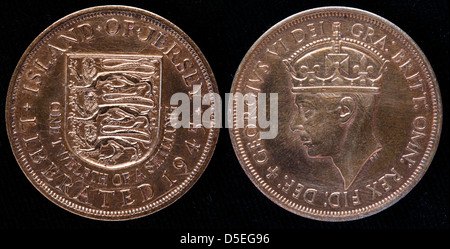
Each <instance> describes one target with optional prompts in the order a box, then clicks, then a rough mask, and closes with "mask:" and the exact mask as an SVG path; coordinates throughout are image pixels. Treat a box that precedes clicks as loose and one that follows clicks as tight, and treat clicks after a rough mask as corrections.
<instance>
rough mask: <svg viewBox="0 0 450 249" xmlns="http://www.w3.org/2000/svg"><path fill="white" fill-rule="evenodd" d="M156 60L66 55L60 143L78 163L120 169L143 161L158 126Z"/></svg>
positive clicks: (158, 69) (158, 71)
mask: <svg viewBox="0 0 450 249" xmlns="http://www.w3.org/2000/svg"><path fill="white" fill-rule="evenodd" d="M160 93H161V58H160V57H157V56H142V55H139V56H134V55H117V54H115V55H108V54H68V55H67V60H66V90H65V95H66V103H68V104H67V105H66V109H65V115H66V117H65V118H66V122H65V125H66V129H65V130H66V131H67V132H66V134H65V136H66V141H67V144H68V145H69V147H70V150H72V151H73V152H74V153H75V154H76V155H78V156H79V157H80V158H81V159H82V160H84V161H86V162H88V163H91V164H94V165H96V166H99V167H105V168H122V167H128V166H131V165H134V164H135V163H138V162H141V161H143V160H145V159H146V158H148V157H149V156H150V155H151V153H152V151H153V150H154V148H155V146H156V143H157V140H158V137H159V133H160V131H159V127H160V125H159V124H160V120H161V118H160V98H161V94H160Z"/></svg>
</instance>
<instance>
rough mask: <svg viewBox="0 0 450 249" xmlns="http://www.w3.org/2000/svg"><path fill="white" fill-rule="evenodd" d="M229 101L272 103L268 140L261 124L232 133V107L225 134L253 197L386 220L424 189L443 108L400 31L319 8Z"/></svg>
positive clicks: (337, 216) (281, 36) (282, 31)
mask: <svg viewBox="0 0 450 249" xmlns="http://www.w3.org/2000/svg"><path fill="white" fill-rule="evenodd" d="M231 92H232V93H233V94H237V93H241V94H242V96H247V95H251V94H253V95H254V96H257V94H258V93H266V94H269V93H277V96H278V110H276V109H273V110H274V111H278V130H277V135H276V137H275V138H273V139H262V138H261V137H260V135H261V133H262V132H263V131H264V132H266V131H267V129H263V128H261V127H260V125H259V123H260V121H261V117H260V116H257V121H258V122H257V123H258V126H254V125H246V123H244V126H243V127H237V126H236V123H237V120H236V119H237V117H238V114H237V112H238V111H239V110H237V109H236V108H237V106H238V105H237V104H236V103H235V104H234V106H233V107H234V109H233V110H234V111H233V121H234V125H235V126H234V127H233V128H230V135H231V139H232V142H233V147H234V150H235V152H236V154H237V156H238V158H239V161H240V163H241V165H242V167H243V169H244V171H245V172H246V174H247V175H248V177H249V178H250V179H251V181H252V182H253V183H254V184H255V185H256V187H257V188H258V189H259V190H260V191H261V192H262V193H264V194H265V195H266V196H267V197H268V198H270V199H271V200H272V201H273V202H275V203H276V204H278V205H279V206H281V207H283V208H285V209H286V210H288V211H291V212H293V213H295V214H298V215H301V216H304V217H307V218H311V219H316V220H324V221H346V220H354V219H360V218H363V217H367V216H369V215H373V214H375V213H377V212H379V211H381V210H384V209H385V208H387V207H389V206H391V205H392V204H394V203H395V202H397V201H398V200H399V199H400V198H402V197H403V196H405V195H406V194H407V193H408V192H409V191H410V190H411V189H412V188H413V187H414V186H415V185H416V184H417V183H418V182H419V180H420V179H421V177H422V176H423V175H424V174H425V172H426V170H427V169H428V167H429V165H430V163H431V161H432V158H433V156H434V153H435V151H436V148H437V146H438V141H439V137H440V132H441V123H442V107H441V99H440V92H439V87H438V83H437V81H436V77H435V75H434V73H433V70H432V68H431V66H430V64H429V62H428V61H427V59H426V57H425V55H424V54H423V53H422V51H421V50H420V48H419V47H418V46H417V45H416V43H415V42H414V41H412V39H411V38H410V37H409V36H408V35H407V34H405V33H404V32H403V31H402V30H400V29H399V28H398V27H396V26H395V25H394V24H392V23H390V22H389V21H387V20H385V19H384V18H382V17H380V16H377V15H375V14H372V13H369V12H366V11H363V10H359V9H354V8H346V7H324V8H316V9H312V10H307V11H304V12H301V13H298V14H295V15H293V16H290V17H288V18H286V19H284V20H283V21H281V22H279V23H278V24H276V25H274V26H273V27H272V28H270V29H269V30H268V31H267V32H266V33H264V34H263V35H262V36H261V37H260V38H259V39H258V40H257V41H256V43H255V44H254V45H253V46H252V47H251V48H250V50H249V51H248V53H247V54H246V56H245V57H244V59H243V61H242V62H241V65H240V66H239V68H238V70H237V73H236V75H235V78H234V82H233V86H232V89H231ZM243 103H247V102H243ZM241 104H242V103H241ZM247 105H248V104H247ZM264 107H265V108H266V110H267V111H266V112H267V113H266V117H268V116H269V113H270V112H272V111H273V110H270V111H269V109H270V108H269V103H266V106H264ZM245 108H250V107H249V106H245V107H244V111H246V110H247V109H245ZM258 108H261V106H258ZM246 112H247V114H248V115H249V114H250V113H251V112H250V111H246ZM244 117H246V116H244ZM248 120H249V119H248ZM263 121H265V120H263Z"/></svg>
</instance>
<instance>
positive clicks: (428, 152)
mask: <svg viewBox="0 0 450 249" xmlns="http://www.w3.org/2000/svg"><path fill="white" fill-rule="evenodd" d="M333 12H334V13H341V14H342V15H343V14H344V13H347V14H354V15H360V16H361V17H367V18H368V19H370V20H372V21H373V22H374V23H377V27H380V28H381V29H383V30H385V31H386V32H387V33H389V34H391V35H394V36H396V35H397V36H398V37H397V38H398V39H399V40H401V42H402V45H403V47H408V46H410V47H411V49H410V50H409V52H412V53H413V54H414V53H415V56H414V57H417V58H419V61H418V62H419V63H418V64H419V65H420V67H421V69H422V72H424V73H425V74H428V78H427V84H428V87H429V89H431V90H433V89H434V93H435V95H434V96H432V97H431V99H432V102H433V103H432V107H433V112H432V114H433V120H432V121H433V122H432V124H433V126H432V128H431V132H430V138H429V140H428V141H427V146H426V149H425V151H424V153H423V157H422V158H421V160H420V163H419V164H418V165H417V167H416V169H415V170H414V172H413V173H411V174H410V176H409V177H408V180H406V181H405V183H403V184H402V185H401V186H400V187H398V188H397V190H396V191H394V192H393V193H392V194H390V195H388V196H387V197H385V198H383V199H381V200H380V201H378V202H376V203H374V204H371V205H367V206H365V207H364V208H358V209H352V210H349V211H322V210H316V209H314V208H308V207H306V206H302V205H299V204H297V206H300V208H301V209H303V210H300V209H299V208H294V207H292V201H291V206H289V205H288V204H286V203H285V201H286V200H287V198H283V196H282V195H281V194H278V193H277V191H275V190H274V191H268V190H267V186H269V184H267V183H264V182H263V180H261V179H263V177H261V176H259V175H257V173H256V171H254V170H253V171H252V170H251V168H252V167H253V166H252V165H251V163H250V160H248V159H246V158H248V156H247V155H246V153H245V150H244V149H242V150H241V149H239V147H242V141H241V138H240V134H239V130H238V129H234V128H233V127H231V128H229V134H230V139H231V141H232V145H233V149H234V151H235V154H236V155H237V158H238V160H239V163H240V165H241V167H242V169H243V170H244V172H245V173H246V175H247V176H248V177H249V178H250V180H251V181H252V183H253V184H254V185H255V186H256V187H257V188H258V189H259V190H260V192H262V193H263V194H264V195H265V196H266V197H267V198H269V199H270V200H271V201H272V202H274V203H275V204H277V205H278V206H280V207H282V208H284V209H285V210H287V211H290V212H292V213H294V214H297V215H300V216H303V217H306V218H310V219H314V220H320V221H330V222H340V221H351V220H357V219H362V218H365V217H368V216H371V215H374V214H376V213H379V212H380V211H382V210H385V209H387V208H388V207H390V206H392V205H393V204H395V203H396V202H398V201H399V200H400V199H402V198H403V197H404V196H406V195H407V194H408V193H409V192H410V191H411V190H412V189H413V188H414V187H415V186H416V185H417V183H418V182H419V181H420V179H422V177H423V175H424V174H425V172H426V171H427V170H428V168H429V166H430V164H431V161H432V160H433V157H434V155H435V153H436V150H437V148H438V145H439V140H440V135H441V130H442V102H441V94H440V89H439V84H438V82H437V79H436V76H435V74H434V71H433V69H432V67H431V65H430V62H429V61H428V59H427V58H426V56H425V54H424V53H423V52H422V50H421V49H420V48H419V46H418V45H417V44H416V43H415V41H414V40H413V39H412V38H411V37H410V36H409V35H408V34H406V33H405V32H404V31H403V30H401V29H400V28H399V27H398V26H397V25H395V24H393V23H392V22H390V21H388V20H387V19H385V18H383V17H381V16H379V15H376V14H374V13H371V12H369V11H366V10H362V9H358V8H353V7H344V6H326V7H318V8H313V9H309V10H305V11H302V12H299V13H296V14H293V15H291V16H289V17H287V18H285V19H283V20H281V21H280V22H278V23H276V24H275V25H273V26H272V27H271V28H270V29H268V30H267V31H266V32H264V33H263V34H262V35H261V36H260V37H259V38H258V39H257V40H256V42H255V43H254V44H253V45H252V46H251V47H250V49H249V50H248V51H247V53H246V54H245V56H244V58H243V59H242V61H241V63H240V65H239V67H238V69H237V71H236V73H235V76H234V79H233V84H232V86H231V90H230V93H235V92H236V89H237V88H238V87H240V86H239V85H238V84H242V83H240V82H241V81H242V77H243V75H244V74H245V71H246V70H247V68H246V65H247V67H249V66H248V65H251V64H252V63H247V62H250V61H251V59H252V57H255V56H256V55H257V54H259V53H260V52H261V49H260V50H259V51H258V50H257V48H258V47H260V46H261V47H265V46H266V44H264V42H265V41H266V43H267V42H268V41H269V40H271V39H273V38H275V37H276V35H275V33H276V32H277V31H279V30H281V29H283V27H285V26H287V25H289V24H290V23H292V22H294V21H295V20H298V21H299V22H301V19H302V17H303V18H307V17H308V16H312V15H314V14H316V15H318V14H319V13H323V14H327V13H329V14H330V13H333ZM314 18H316V17H311V19H314ZM353 18H354V19H356V17H353ZM382 25H384V27H381V26H382ZM272 34H273V37H272V38H270V36H271V35H272ZM416 60H417V59H416ZM422 67H425V69H423V68H422ZM430 85H431V87H430ZM430 93H432V91H430ZM234 120H235V112H234V106H233V124H234ZM269 188H270V186H269ZM272 190H273V189H272ZM277 195H278V197H276V196H277ZM282 199H284V200H282ZM323 213H324V214H323Z"/></svg>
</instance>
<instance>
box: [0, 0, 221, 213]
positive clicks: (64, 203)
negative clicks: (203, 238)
mask: <svg viewBox="0 0 450 249" xmlns="http://www.w3.org/2000/svg"><path fill="white" fill-rule="evenodd" d="M102 11H103V12H108V11H109V12H114V11H117V12H120V11H123V12H129V14H131V15H134V14H138V15H141V16H142V17H140V18H145V17H148V18H150V19H152V20H155V21H157V22H159V24H160V25H158V26H160V27H161V28H162V29H163V30H166V31H168V32H169V33H171V35H173V36H174V37H175V38H176V39H178V40H179V41H181V42H182V43H183V45H184V46H185V47H186V49H187V50H188V52H189V53H190V54H191V56H192V57H193V58H194V59H195V60H196V63H197V64H198V65H199V66H200V69H201V73H202V76H204V79H205V82H206V85H207V86H208V91H210V92H214V93H218V86H217V82H216V80H215V77H214V74H213V72H212V69H211V67H210V65H209V63H208V61H207V60H206V58H205V56H204V55H203V53H202V52H201V51H200V49H199V47H198V46H197V45H196V44H195V42H194V41H193V40H192V39H191V38H190V37H189V36H188V35H187V34H186V33H184V31H182V30H181V29H180V28H179V27H178V26H176V25H175V24H173V23H172V22H170V21H169V20H167V19H165V18H163V17H161V16H159V15H157V14H155V13H153V12H150V11H147V10H144V9H141V8H137V7H131V6H126V5H103V6H95V7H89V8H85V9H82V10H79V11H76V12H73V13H71V14H69V15H67V16H65V17H63V18H60V19H59V20H57V21H56V22H54V23H53V24H51V25H50V26H49V27H47V28H46V29H45V30H44V31H42V32H41V33H40V34H39V35H38V36H37V37H36V38H35V39H34V40H33V42H32V43H31V44H30V45H29V46H28V47H27V49H26V50H25V52H24V53H23V55H22V56H21V58H20V60H19V62H18V63H17V65H16V68H15V70H14V72H13V75H12V77H11V80H10V83H9V86H8V93H7V98H6V105H5V107H6V108H5V117H6V118H5V121H6V127H7V134H8V139H9V141H10V146H11V148H12V151H13V154H14V157H15V159H16V161H17V163H18V164H19V166H20V168H21V170H22V172H23V173H24V174H25V176H26V177H27V179H28V180H29V181H30V182H31V183H32V185H33V186H34V187H35V188H36V189H37V190H38V191H39V192H40V193H41V194H42V195H44V196H45V197H46V198H47V199H49V200H50V201H51V202H53V203H55V204H56V205H57V206H59V207H61V208H63V209H65V210H67V211H70V212H72V213H74V214H77V215H79V216H82V217H86V218H90V219H94V220H105V221H119V220H131V219H136V218H140V217H143V216H147V215H149V214H152V213H155V212H157V211H160V210H162V209H163V208H166V207H167V206H169V205H171V204H172V203H174V202H175V201H177V200H178V199H179V198H180V197H182V196H183V195H184V194H185V193H186V192H187V191H189V190H190V189H191V188H192V186H193V185H194V184H195V183H196V182H197V180H198V179H199V178H200V176H201V175H202V174H203V172H204V171H205V170H206V168H207V166H208V164H209V163H210V161H211V158H212V155H213V154H214V150H215V147H216V144H217V141H218V137H219V128H211V129H210V132H209V134H208V138H207V141H206V143H205V147H204V150H203V151H202V155H201V156H200V159H199V161H198V162H197V164H196V165H195V167H194V169H193V170H192V171H191V174H190V175H189V177H188V178H187V179H186V180H184V181H183V183H182V184H181V185H180V186H178V187H176V188H175V189H172V190H170V191H169V192H168V193H166V194H164V195H163V196H161V197H160V198H159V199H158V200H157V201H152V202H150V203H147V204H146V205H143V206H141V207H137V208H131V209H127V210H120V211H111V212H109V211H103V210H100V209H95V208H85V207H84V206H81V205H78V204H74V205H69V204H73V203H72V201H69V200H66V197H64V196H61V195H59V194H56V193H55V192H53V191H52V190H51V189H50V188H49V187H48V186H46V184H45V183H44V182H43V181H41V182H40V183H39V182H37V181H36V179H37V178H36V174H35V173H34V172H33V170H32V169H31V167H30V163H29V162H28V161H27V160H26V158H25V157H24V156H22V155H20V152H19V151H18V149H17V148H16V146H14V144H19V142H18V141H16V140H17V139H15V138H14V134H13V130H14V129H15V128H13V127H15V124H12V120H14V119H15V118H12V116H13V115H15V110H12V108H17V107H16V106H15V101H14V100H15V98H17V91H16V89H15V88H16V81H17V77H18V75H19V73H20V72H21V69H22V67H23V64H24V62H25V60H26V59H27V58H28V57H29V55H30V52H32V51H33V50H34V49H37V46H39V45H40V43H41V42H44V41H43V38H46V37H47V35H53V34H52V32H55V33H56V32H57V31H58V30H57V29H58V27H63V26H64V24H65V23H66V22H68V21H69V22H70V21H75V20H76V18H81V17H82V16H85V15H86V14H89V13H92V14H94V13H98V14H100V13H101V12H102ZM140 18H139V19H140ZM178 36H179V37H178ZM22 157H23V158H22ZM21 161H23V162H21ZM30 174H31V175H30ZM33 175H34V176H33ZM189 178H191V179H190V180H189ZM167 196H169V197H167ZM164 199H165V200H164ZM154 202H160V204H158V205H156V206H154V205H153V206H154V207H150V206H152V205H151V204H153V203H154ZM145 208H147V209H145Z"/></svg>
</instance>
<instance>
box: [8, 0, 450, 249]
mask: <svg viewBox="0 0 450 249" xmlns="http://www.w3.org/2000/svg"><path fill="white" fill-rule="evenodd" d="M106 4H120V5H128V6H133V7H138V8H142V9H145V10H148V11H150V12H153V13H156V14H158V15H160V16H162V17H164V18H166V19H167V20H169V21H170V22H172V23H174V24H175V25H177V26H178V27H179V28H181V29H182V30H183V31H184V32H185V33H186V34H187V35H188V36H190V37H191V38H192V40H193V41H194V42H195V43H196V44H197V46H198V47H199V48H200V49H201V51H202V52H203V54H204V55H205V57H206V59H207V60H208V62H209V64H210V66H211V68H212V70H213V72H214V75H215V78H216V80H217V84H218V87H219V91H220V94H221V96H222V97H223V96H224V94H225V93H226V92H229V91H230V88H231V83H232V81H233V77H234V74H235V72H236V70H237V68H238V66H239V64H240V62H241V60H242V58H243V57H244V55H245V54H246V52H247V51H248V49H249V48H250V47H251V45H252V44H253V43H254V42H255V41H256V40H257V39H258V38H259V37H260V36H261V35H262V34H263V33H264V32H265V31H266V30H267V29H269V28H270V27H272V26H273V25H275V24H276V23H278V22H279V21H281V20H283V19H284V18H286V17H288V16H290V15H293V14H295V13H298V12H301V11H303V10H306V9H310V8H315V7H322V6H347V7H356V8H360V9H363V10H367V11H370V12H372V13H375V14H377V15H380V16H382V17H384V18H386V19H387V20H389V21H391V22H392V23H394V24H396V25H397V26H398V27H400V28H401V29H402V30H404V31H405V32H406V33H407V34H408V35H409V36H410V37H411V38H412V39H413V40H414V41H415V42H416V43H417V44H418V45H419V47H420V48H421V49H422V51H423V52H424V53H425V55H426V56H427V58H428V60H429V61H430V63H431V65H432V67H433V69H434V71H435V74H436V76H437V80H438V82H439V85H440V89H441V95H442V100H443V110H444V122H443V130H442V135H441V140H440V145H439V148H438V150H437V152H436V155H435V157H434V160H433V162H432V164H431V166H430V168H429V169H428V171H427V173H426V174H425V175H424V177H423V178H422V180H421V181H420V182H419V184H418V185H417V186H416V187H415V188H414V189H413V190H412V191H411V192H410V193H409V194H408V195H406V196H405V197H404V198H402V199H401V200H400V201H399V202H398V203H396V204H394V205H393V206H391V207H390V208H388V209H386V210H384V211H382V212H380V213H378V214H375V215H373V216H370V217H367V218H364V219H361V220H356V221H349V222H320V221H315V220H310V219H307V218H303V217H300V216H297V215H295V214H292V213H290V212H288V211H286V210H284V209H282V208H280V207H279V206H278V205H276V204H274V203H272V202H271V201H270V200H269V199H268V198H266V197H265V196H264V195H263V194H262V193H261V192H260V191H259V190H258V189H257V188H256V187H255V186H254V185H253V184H252V183H251V182H250V180H249V179H248V177H247V176H246V175H245V173H244V171H243V170H242V168H241V166H240V164H239V162H238V160H237V158H236V156H235V153H234V151H233V148H232V145H231V141H230V137H229V133H228V130H226V129H221V132H220V136H219V141H218V144H217V146H216V149H215V153H214V155H213V157H212V159H211V162H210V163H209V166H208V167H207V168H206V170H205V172H204V173H203V175H202V176H201V178H200V179H199V180H198V182H197V183H196V184H195V185H194V186H193V187H192V188H191V189H190V190H189V191H188V192H187V193H186V194H185V195H184V196H183V197H181V198H180V199H179V200H177V201H176V202H175V203H173V204H171V205H170V206H169V207H167V208H165V209H163V210H161V211H159V212H157V213H154V214H152V215H149V216H146V217H142V218H139V219H136V220H130V221H119V222H105V221H97V220H91V219H88V218H83V217H80V216H77V215H74V214H72V213H70V212H68V211H65V210H64V209H62V208H60V207H58V206H57V205H55V204H53V203H52V202H50V201H49V200H47V199H46V198H45V197H44V196H42V195H41V194H40V193H39V192H38V191H37V190H36V189H35V188H34V187H33V186H32V185H31V183H30V182H29V181H28V180H27V178H26V177H25V175H24V174H23V173H22V171H21V169H20V167H19V166H18V164H17V162H16V161H15V158H14V156H13V154H12V151H11V148H10V145H9V142H8V138H7V133H6V127H5V121H4V111H1V110H5V109H4V108H5V100H6V94H7V89H8V85H9V82H10V79H11V76H12V74H13V71H14V68H15V67H16V65H17V62H18V61H19V59H20V57H21V56H22V54H23V52H24V51H25V50H26V48H27V47H28V45H29V44H31V42H32V41H33V40H34V39H35V38H36V37H37V36H38V35H39V33H40V32H42V31H43V30H44V29H45V28H47V27H48V26H49V25H51V24H52V23H54V22H56V21H57V20H59V19H60V18H62V17H64V16H66V15H68V14H71V13H73V12H75V11H78V10H81V9H84V8H87V7H93V6H98V5H106ZM0 30H1V37H0V50H1V52H0V70H1V71H0V93H1V96H0V100H1V101H0V104H1V107H0V111H1V113H2V115H1V120H0V124H1V126H2V127H1V130H0V134H1V141H0V153H1V157H0V158H1V163H0V228H4V229H9V230H12V229H58V230H61V229H80V230H87V229H89V230H99V231H105V230H107V229H118V231H119V230H120V231H125V230H126V231H130V230H135V229H145V230H148V232H146V233H145V236H146V237H144V238H143V237H140V238H139V241H141V240H144V241H148V242H150V241H152V242H164V243H171V244H172V245H178V243H179V239H180V236H181V235H185V234H187V233H188V232H189V233H190V234H196V235H208V234H210V235H216V236H222V237H223V234H224V233H226V232H227V233H269V234H271V236H272V238H271V243H270V244H271V245H277V244H278V243H281V242H283V241H284V242H286V241H288V242H289V241H292V242H306V241H308V240H310V238H309V237H308V236H304V237H302V236H303V235H305V234H309V233H311V232H312V233H314V234H320V235H325V234H326V232H330V231H331V232H335V233H338V234H340V232H341V231H344V232H345V234H342V235H343V236H342V240H351V239H352V236H349V235H350V234H351V233H350V234H349V233H346V232H348V231H354V232H356V231H365V233H364V234H366V235H369V234H372V233H371V232H370V231H390V232H389V234H390V235H391V236H393V237H396V236H397V233H396V231H397V230H408V231H413V230H414V231H428V230H433V231H442V230H446V231H448V229H449V217H448V216H449V164H450V163H449V159H450V158H449V155H450V145H449V139H450V137H449V133H448V130H447V129H446V125H447V123H448V122H449V120H448V117H449V115H450V113H447V111H448V109H449V98H450V94H449V90H450V87H449V83H450V79H449V70H450V64H449V45H450V44H449V19H448V3H447V2H446V1H413V0H411V1H384V0H382V1H381V0H380V1H299V0H296V1H226V0H223V1H222V0H211V1H206V0H205V1H201V0H197V1H181V0H180V1H174V0H170V1H154V0H146V1H101V2H99V1H89V2H86V1H54V2H53V1H43V2H39V1H10V0H3V1H1V3H0ZM308 232H309V233H308ZM64 234H66V235H68V236H69V235H70V233H64ZM89 234H92V232H89ZM111 234H119V233H111ZM408 234H409V233H408ZM433 234H436V233H433ZM438 234H439V233H438ZM68 238H70V236H69V237H68ZM109 238H111V237H109ZM130 238H132V237H127V240H128V239H130ZM323 238H326V237H325V236H323ZM373 238H376V237H375V236H374V237H373ZM339 239H341V237H339ZM402 239H405V238H403V237H402ZM410 239H416V238H414V236H411V237H410ZM427 240H428V239H427ZM375 241H376V240H375ZM341 242H342V241H341ZM349 243H350V242H349Z"/></svg>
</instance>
